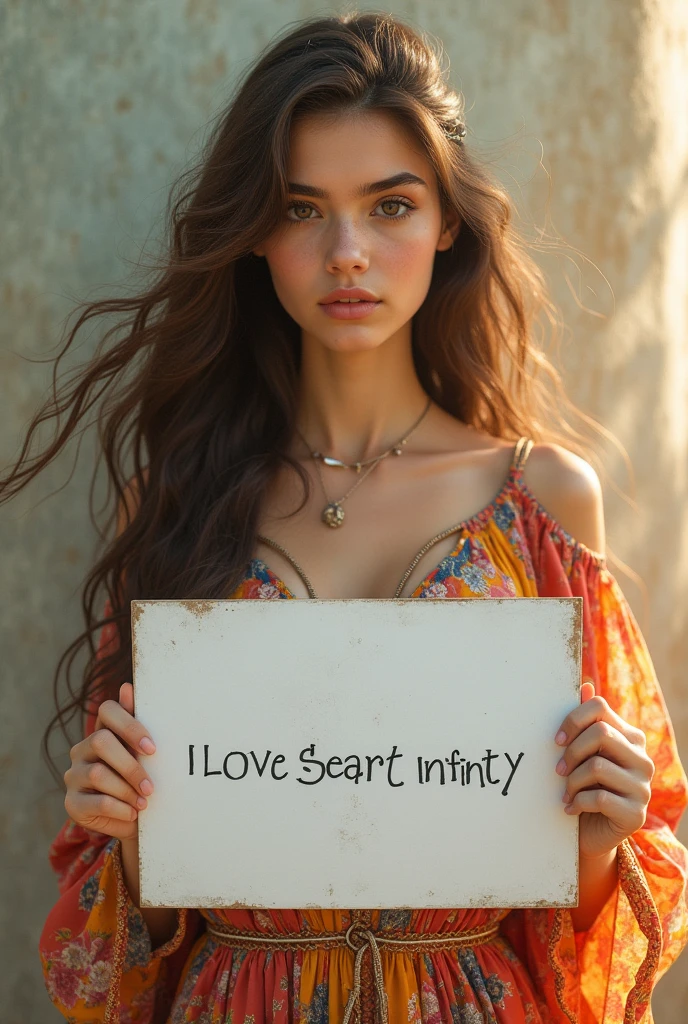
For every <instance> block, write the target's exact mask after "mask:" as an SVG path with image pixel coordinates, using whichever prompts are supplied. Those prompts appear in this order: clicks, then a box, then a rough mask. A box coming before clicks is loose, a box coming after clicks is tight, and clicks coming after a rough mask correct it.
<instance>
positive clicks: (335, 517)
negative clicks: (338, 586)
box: [296, 398, 432, 529]
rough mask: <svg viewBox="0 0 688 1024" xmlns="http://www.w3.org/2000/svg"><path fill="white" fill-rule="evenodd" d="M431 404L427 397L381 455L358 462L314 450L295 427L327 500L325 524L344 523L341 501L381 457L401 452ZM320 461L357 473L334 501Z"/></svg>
mask: <svg viewBox="0 0 688 1024" xmlns="http://www.w3.org/2000/svg"><path fill="white" fill-rule="evenodd" d="M431 405H432V399H431V398H428V401H427V405H426V406H425V408H424V409H423V412H422V413H421V414H420V416H419V417H418V419H417V420H416V421H415V423H414V424H413V426H412V427H411V429H410V430H408V431H407V432H406V433H405V434H404V435H403V436H402V437H400V438H399V440H398V441H395V443H394V444H393V445H391V447H389V448H388V449H387V450H386V451H384V452H382V454H381V455H375V456H374V457H373V458H371V459H365V460H361V461H358V462H352V463H347V462H342V461H341V460H340V459H335V458H332V457H331V456H329V455H323V454H322V453H321V452H317V451H314V450H313V449H312V448H311V446H310V445H309V444H308V442H307V441H306V439H305V437H304V436H303V434H302V433H301V432H300V431H299V430H298V429H297V431H296V433H297V434H298V435H299V437H300V438H301V440H302V441H303V443H304V444H305V446H306V448H307V449H308V451H309V454H310V456H311V458H312V459H313V460H314V462H315V469H316V472H317V474H318V479H319V480H320V485H321V487H322V491H323V494H324V495H325V501H326V502H327V504H326V505H325V507H324V508H323V510H322V512H321V515H320V518H321V519H322V521H323V523H325V525H326V526H330V527H332V529H337V527H339V526H342V524H343V523H344V509H343V508H342V502H344V501H346V499H347V498H348V497H350V495H352V494H353V493H354V491H355V490H356V488H357V487H360V486H361V484H362V483H363V481H364V480H365V479H366V477H367V476H369V475H370V474H371V473H372V471H373V470H374V469H375V467H376V466H377V465H379V464H380V463H381V462H382V460H383V459H386V458H387V456H388V455H402V454H403V451H404V446H405V444H406V442H407V441H408V440H409V438H410V437H411V435H412V434H413V432H414V431H415V430H417V428H418V427H419V426H420V424H421V423H422V421H423V420H424V418H425V416H426V415H427V413H428V410H429V409H430V406H431ZM321 462H323V463H324V464H325V465H326V466H334V467H337V468H338V469H355V470H356V473H357V474H359V476H358V480H357V481H356V482H355V483H354V485H353V486H352V487H350V488H349V490H348V491H347V492H346V494H344V495H342V497H341V498H337V500H336V501H332V499H331V498H330V497H329V496H328V494H327V488H326V487H325V481H324V479H323V475H322V469H321V467H320V463H321ZM364 467H365V471H364V472H363V473H361V470H362V469H364Z"/></svg>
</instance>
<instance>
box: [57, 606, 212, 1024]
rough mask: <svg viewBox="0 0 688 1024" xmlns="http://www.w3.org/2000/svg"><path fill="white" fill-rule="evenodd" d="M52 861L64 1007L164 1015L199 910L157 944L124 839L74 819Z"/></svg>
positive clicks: (113, 1017)
mask: <svg viewBox="0 0 688 1024" xmlns="http://www.w3.org/2000/svg"><path fill="white" fill-rule="evenodd" d="M105 615H106V616H107V615H109V609H108V608H107V607H106V611H105ZM115 642H116V637H115V635H114V629H113V627H112V626H105V627H104V628H103V631H102V632H101V636H100V642H99V646H98V656H102V654H103V653H104V651H105V650H106V648H107V647H108V645H109V644H113V643H115ZM96 713H97V709H96V708H92V709H91V711H90V713H89V717H88V721H87V726H86V733H87V734H89V733H90V732H92V731H93V728H94V726H95V717H96ZM49 860H50V864H51V866H52V868H53V870H54V872H55V874H56V876H57V881H58V887H59V891H60V897H59V899H58V901H57V903H56V904H55V905H54V906H53V908H52V910H51V911H50V913H49V915H48V917H47V920H46V922H45V925H44V927H43V931H42V934H41V937H40V940H39V952H40V957H41V964H42V967H43V975H44V979H45V984H46V988H47V990H48V995H49V996H50V998H51V999H52V1001H53V1003H54V1004H55V1006H56V1007H57V1009H58V1010H59V1011H60V1012H61V1013H62V1015H63V1016H64V1017H65V1018H66V1019H67V1020H68V1021H70V1022H73V1024H77V1022H79V1024H80V1022H84V1024H85V1022H89V1024H95V1022H96V1021H98V1022H99V1021H103V1022H106V1021H108V1022H109V1021H120V1022H121V1024H129V1022H131V1024H134V1022H136V1024H155V1022H157V1021H159V1020H165V1019H166V1017H167V1010H168V1008H169V1005H170V1004H171V1002H172V999H173V998H174V993H175V990H176V985H177V981H178V978H179V976H180V974H181V971H182V968H183V965H184V961H185V959H186V956H187V954H188V951H189V949H190V947H191V945H192V944H193V941H194V939H195V934H196V928H194V917H195V916H196V912H195V911H187V910H179V911H177V928H176V932H175V935H174V936H173V938H172V939H171V940H170V941H169V942H167V943H166V944H165V945H164V946H161V947H159V948H157V949H155V950H153V949H151V940H150V935H149V933H148V928H147V926H146V923H145V921H144V919H143V915H142V914H141V911H140V910H139V909H138V907H136V906H135V904H134V903H133V902H132V900H131V897H130V896H129V892H128V890H127V888H126V885H125V883H124V877H123V874H122V867H121V860H120V842H119V840H118V839H113V838H110V837H109V836H106V835H102V834H101V833H99V832H91V831H89V830H88V829H84V828H82V827H81V826H79V825H76V824H75V823H74V822H73V821H71V820H68V821H67V822H66V823H65V824H64V825H63V827H62V828H61V829H60V832H59V833H58V835H57V837H56V838H55V840H54V842H53V844H52V846H51V847H50V851H49Z"/></svg>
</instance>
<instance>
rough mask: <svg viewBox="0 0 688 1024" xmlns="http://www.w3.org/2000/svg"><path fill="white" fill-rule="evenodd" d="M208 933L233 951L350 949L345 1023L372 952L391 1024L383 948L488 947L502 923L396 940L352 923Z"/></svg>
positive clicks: (383, 1011) (383, 1013) (385, 1021)
mask: <svg viewBox="0 0 688 1024" xmlns="http://www.w3.org/2000/svg"><path fill="white" fill-rule="evenodd" d="M207 928H208V932H209V934H210V935H212V936H213V938H214V939H215V940H216V941H217V942H219V943H221V944H222V945H223V946H230V947H231V948H232V949H246V950H252V949H268V950H269V949H272V950H278V949H284V948H285V946H286V947H289V948H290V949H306V950H309V949H310V950H313V949H336V948H337V947H341V946H348V947H349V948H350V949H352V950H353V951H354V953H355V959H354V984H353V988H352V989H351V994H350V996H349V1001H348V1002H347V1004H346V1009H345V1011H344V1018H343V1020H342V1024H350V1021H351V1020H352V1019H353V1014H354V1011H355V1010H356V1008H357V1006H358V1003H359V1000H360V996H361V967H362V964H363V957H364V956H365V954H366V952H368V951H370V955H371V958H372V964H373V974H374V976H375V994H376V999H377V1009H378V1015H379V1019H380V1022H381V1024H389V1014H388V1011H387V993H386V992H385V986H384V982H383V978H382V960H381V958H380V948H379V947H380V946H385V947H387V948H388V949H391V950H395V949H396V950H398V951H404V952H407V953H429V952H432V951H433V950H446V949H460V948H461V947H462V946H469V947H471V946H484V945H485V944H486V943H488V942H492V941H493V939H496V938H497V936H498V935H499V924H492V925H490V926H489V927H487V928H473V929H471V930H470V931H462V932H446V933H441V932H440V933H436V934H434V935H405V936H403V937H397V938H392V937H388V936H386V935H379V934H377V935H376V934H375V933H374V932H371V931H370V930H369V929H368V928H363V927H362V926H361V925H359V924H355V923H354V924H352V925H350V926H349V928H348V929H347V931H346V932H335V933H323V934H319V935H303V934H300V933H298V932H296V933H291V934H287V935H258V934H256V933H255V932H231V931H229V930H228V929H224V928H218V927H217V926H212V925H211V924H210V923H209V922H208V925H207Z"/></svg>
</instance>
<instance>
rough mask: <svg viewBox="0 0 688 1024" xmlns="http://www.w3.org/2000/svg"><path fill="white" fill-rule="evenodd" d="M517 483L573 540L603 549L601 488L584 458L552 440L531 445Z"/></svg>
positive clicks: (588, 546)
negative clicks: (519, 480)
mask: <svg viewBox="0 0 688 1024" xmlns="http://www.w3.org/2000/svg"><path fill="white" fill-rule="evenodd" d="M521 486H522V488H523V489H524V490H525V492H526V494H529V495H530V497H531V498H533V499H534V500H535V501H536V502H537V503H538V504H539V505H540V506H541V508H542V509H543V510H544V511H546V512H547V513H548V514H549V515H550V517H551V518H552V519H553V520H554V521H555V522H557V523H558V524H559V525H560V526H561V527H562V528H563V529H564V530H565V531H566V532H567V533H568V534H570V535H571V536H572V537H575V538H576V540H577V541H579V542H580V543H582V544H584V545H585V546H586V547H587V548H589V549H590V550H592V551H597V552H603V551H604V550H605V526H604V505H603V500H602V487H601V484H600V480H599V477H598V475H597V473H596V471H595V469H594V468H593V466H591V465H590V463H589V462H588V461H587V460H586V459H584V458H582V457H581V456H580V455H576V454H575V453H574V452H571V451H569V450H568V449H567V448H564V447H563V446H562V445H559V444H555V443H554V442H542V443H538V444H533V446H532V448H531V449H530V453H529V454H528V457H527V459H526V461H525V463H524V464H523V467H522V471H521Z"/></svg>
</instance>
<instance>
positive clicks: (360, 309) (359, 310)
mask: <svg viewBox="0 0 688 1024" xmlns="http://www.w3.org/2000/svg"><path fill="white" fill-rule="evenodd" d="M381 305H382V302H321V303H320V308H321V309H322V310H323V312H325V313H327V315H328V316H331V317H333V319H335V320H360V319H361V317H364V316H369V314H370V313H373V312H374V311H375V310H376V309H377V307H378V306H381Z"/></svg>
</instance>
